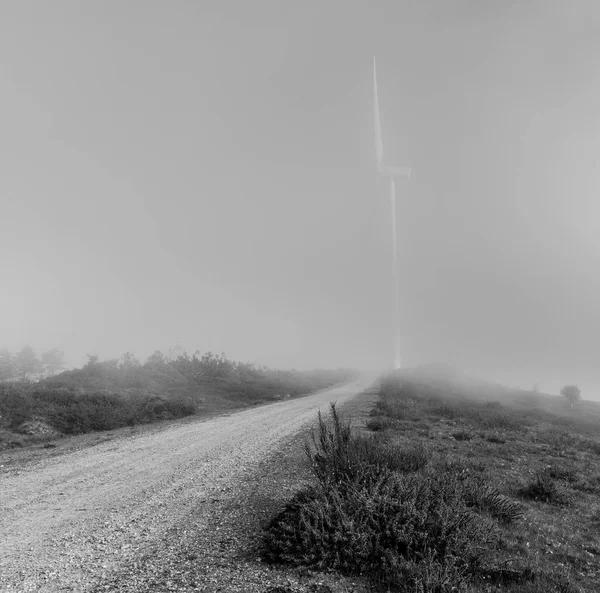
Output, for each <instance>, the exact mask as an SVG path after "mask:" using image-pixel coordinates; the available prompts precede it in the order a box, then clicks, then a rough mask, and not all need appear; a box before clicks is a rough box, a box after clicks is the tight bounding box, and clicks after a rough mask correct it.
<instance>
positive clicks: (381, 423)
mask: <svg viewBox="0 0 600 593" xmlns="http://www.w3.org/2000/svg"><path fill="white" fill-rule="evenodd" d="M395 424H396V423H395V422H394V420H392V419H391V418H387V417H386V416H375V417H374V418H370V419H369V420H367V424H366V428H367V429H368V430H372V431H373V432H380V431H382V430H387V429H388V428H391V427H392V426H394V425H395Z"/></svg>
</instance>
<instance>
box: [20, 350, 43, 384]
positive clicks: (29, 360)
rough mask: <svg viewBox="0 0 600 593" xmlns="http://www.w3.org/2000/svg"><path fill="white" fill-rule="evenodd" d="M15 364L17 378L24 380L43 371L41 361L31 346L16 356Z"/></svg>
mask: <svg viewBox="0 0 600 593" xmlns="http://www.w3.org/2000/svg"><path fill="white" fill-rule="evenodd" d="M14 364H15V370H16V374H17V376H18V377H19V378H20V379H23V380H25V379H27V378H29V377H30V376H31V375H35V374H37V373H39V372H40V371H41V370H42V364H41V362H40V359H39V358H38V357H37V354H36V353H35V351H34V350H33V348H32V347H31V346H25V348H23V349H22V350H20V351H19V352H17V354H15V358H14Z"/></svg>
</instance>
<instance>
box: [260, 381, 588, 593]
mask: <svg viewBox="0 0 600 593" xmlns="http://www.w3.org/2000/svg"><path fill="white" fill-rule="evenodd" d="M531 396H532V394H531V392H521V391H514V390H508V389H505V388H502V387H500V386H494V385H490V384H484V383H482V382H480V383H477V382H474V381H462V380H459V379H458V378H456V377H449V376H444V377H433V378H432V376H431V375H430V374H428V373H422V372H418V371H415V372H402V373H395V374H391V375H389V376H387V377H384V378H383V379H382V380H381V385H380V390H379V398H378V401H377V404H376V406H375V407H374V409H373V410H372V411H371V415H370V418H369V419H368V421H367V423H366V427H360V428H359V427H356V426H353V425H352V424H351V422H350V421H349V420H347V419H345V418H344V417H342V415H341V414H340V412H339V410H337V409H336V407H335V405H334V406H332V407H331V410H330V414H329V415H328V417H324V416H321V415H319V418H318V425H317V427H316V429H315V431H314V432H313V436H312V439H310V440H309V441H308V442H307V443H306V444H305V458H306V460H307V461H308V464H309V467H310V472H311V475H312V483H311V484H310V486H308V487H305V488H303V489H302V490H300V491H299V492H297V494H296V495H295V496H294V497H293V498H292V499H291V500H290V501H288V503H287V504H286V505H285V506H284V508H282V509H281V510H280V511H279V512H278V513H277V514H276V515H275V516H273V517H272V519H271V520H270V522H268V524H267V525H266V527H265V531H264V534H263V540H262V548H263V550H262V554H263V557H264V558H265V559H267V560H268V561H269V562H271V563H274V564H283V565H288V566H294V567H306V568H308V569H311V570H317V571H327V570H335V571H338V572H339V573H342V574H345V575H355V576H358V575H360V576H362V577H366V578H367V579H368V580H370V581H371V582H372V584H373V585H375V586H376V590H381V591H388V590H391V591H399V592H402V593H409V592H410V593H414V592H417V593H450V592H451V591H463V592H467V593H483V592H485V593H501V592H507V593H576V592H588V591H589V592H593V591H599V590H600V438H599V437H600V434H599V433H600V431H599V429H600V405H597V404H592V403H590V402H581V405H583V404H584V403H585V404H586V406H587V407H586V408H585V410H586V413H585V414H584V413H582V409H581V407H578V408H573V407H571V405H572V400H570V399H569V398H567V400H565V399H564V398H560V397H551V396H544V395H541V394H535V397H534V398H532V397H531Z"/></svg>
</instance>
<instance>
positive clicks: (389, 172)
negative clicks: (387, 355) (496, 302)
mask: <svg viewBox="0 0 600 593" xmlns="http://www.w3.org/2000/svg"><path fill="white" fill-rule="evenodd" d="M373 116H374V129H375V156H376V158H377V178H378V179H379V178H381V177H383V178H385V179H387V180H389V184H390V202H391V215H392V281H393V303H392V307H393V331H394V341H393V351H394V358H393V364H394V367H393V368H394V369H398V368H400V362H401V358H400V312H399V297H400V287H399V284H398V282H399V278H398V252H397V241H396V177H406V178H407V179H408V178H409V177H410V166H408V165H403V166H393V165H387V164H386V163H385V162H384V160H383V140H382V136H381V120H380V118H379V97H378V95H377V68H376V65H375V57H373Z"/></svg>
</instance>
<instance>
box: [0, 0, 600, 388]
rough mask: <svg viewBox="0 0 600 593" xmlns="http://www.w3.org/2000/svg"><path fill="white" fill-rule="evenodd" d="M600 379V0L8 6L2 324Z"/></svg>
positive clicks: (520, 382)
mask: <svg viewBox="0 0 600 593" xmlns="http://www.w3.org/2000/svg"><path fill="white" fill-rule="evenodd" d="M373 55H375V56H377V66H378V80H379V97H380V108H381V117H382V126H383V142H384V148H385V152H386V161H387V162H389V163H390V164H402V163H404V162H405V161H410V162H411V164H412V168H413V173H412V176H411V179H410V181H409V182H408V183H406V182H404V181H402V182H399V183H398V224H399V257H400V261H399V265H400V269H401V279H402V280H401V298H402V302H401V315H402V317H401V322H402V331H403V335H402V344H403V360H404V363H405V364H407V365H413V364H420V363H426V362H430V361H440V362H447V363H450V364H453V365H456V366H458V367H459V368H461V369H464V370H466V371H469V372H472V373H474V374H476V375H478V376H482V377H487V378H490V379H493V380H497V381H501V382H503V383H505V384H508V385H509V386H520V387H523V388H531V387H532V386H533V385H534V384H535V383H538V384H539V387H540V390H543V391H549V392H558V389H559V387H560V386H561V385H564V384H565V383H577V384H578V385H579V386H580V387H581V389H582V391H583V397H584V398H600V369H599V364H598V362H599V346H598V344H599V341H600V310H599V306H598V303H599V302H600V278H599V275H598V270H599V269H600V268H599V265H598V264H599V261H600V233H599V230H600V228H599V221H600V201H599V200H598V188H599V187H600V170H599V168H598V155H599V154H600V119H599V115H598V105H599V104H600V100H599V99H600V96H599V95H600V72H599V67H598V60H597V56H598V55H600V5H598V4H597V3H596V2H594V1H589V2H588V1H579V2H568V3H567V2H563V1H559V0H544V1H542V0H538V1H532V0H527V1H524V0H519V1H515V2H510V1H503V2H497V1H495V0H488V1H482V0H477V1H475V0H472V1H466V0H457V1H452V2H448V1H446V0H437V1H435V2H434V1H429V2H424V1H418V2H417V1H416V0H415V1H411V2H409V1H405V2H401V1H389V2H384V1H379V2H373V1H369V2H367V1H364V2H346V1H344V0H337V1H333V0H330V1H327V2H325V1H323V0H320V1H305V2H284V1H271V2H266V1H255V2H252V3H250V2H246V1H243V0H239V1H236V2H232V1H231V2H226V1H223V0H219V1H215V2H211V1H208V0H203V1H202V2H198V3H192V2H184V1H176V0H171V2H159V1H150V0H135V1H134V0H128V1H127V2H123V1H122V0H119V1H104V2H88V3H81V2H74V1H67V0H56V1H55V2H52V3H46V2H42V1H37V2H28V1H25V0H19V1H16V0H15V1H11V2H8V1H7V2H3V3H1V4H0V105H1V108H0V131H1V133H0V155H1V158H0V250H1V254H2V290H1V291H0V347H6V348H9V349H11V350H14V351H16V350H18V349H20V348H22V347H23V346H24V345H25V344H30V345H31V346H33V347H34V348H36V349H50V348H60V349H62V350H64V351H65V354H66V359H67V362H68V363H69V364H70V365H80V364H82V363H83V362H85V361H86V360H87V356H86V354H98V355H99V356H100V357H101V358H105V357H113V356H119V355H120V354H122V353H124V352H125V351H133V352H134V353H136V355H138V356H140V357H144V356H148V355H149V354H150V353H151V352H153V351H154V350H155V349H157V348H159V349H163V350H165V351H166V350H167V349H168V348H169V346H172V345H174V344H176V343H180V344H181V345H182V346H183V347H184V348H186V349H187V350H188V352H190V353H193V352H194V351H195V350H197V349H198V350H200V351H201V352H205V351H208V350H211V351H213V352H220V351H225V352H226V353H227V355H228V356H229V357H231V358H233V359H236V360H247V361H253V362H256V363H258V364H266V365H269V366H272V367H294V368H299V369H303V368H311V367H315V366H319V367H338V366H353V367H356V368H363V369H364V368H382V367H386V366H388V365H389V363H390V361H391V344H392V336H391V301H390V294H391V274H390V265H391V254H390V246H391V237H390V219H389V200H388V198H387V194H386V192H385V188H384V187H383V184H382V186H381V187H380V188H379V189H377V185H376V176H375V157H374V149H373V126H372V71H371V67H372V56H373Z"/></svg>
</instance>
